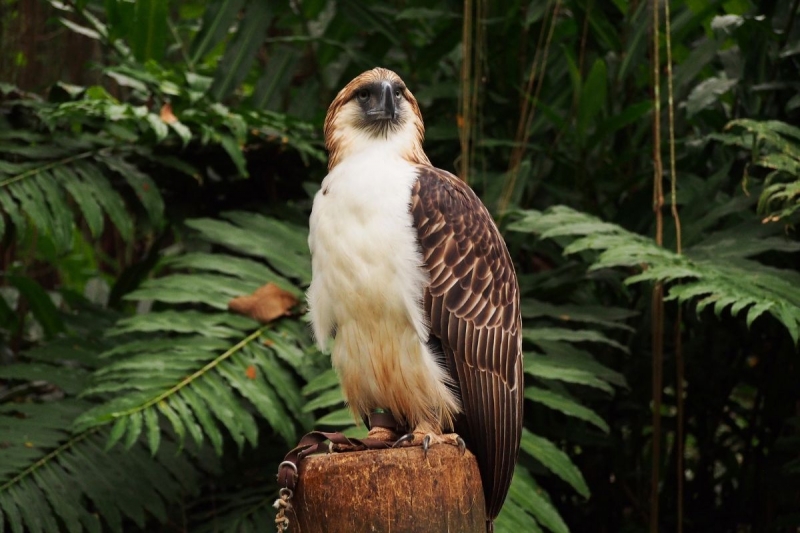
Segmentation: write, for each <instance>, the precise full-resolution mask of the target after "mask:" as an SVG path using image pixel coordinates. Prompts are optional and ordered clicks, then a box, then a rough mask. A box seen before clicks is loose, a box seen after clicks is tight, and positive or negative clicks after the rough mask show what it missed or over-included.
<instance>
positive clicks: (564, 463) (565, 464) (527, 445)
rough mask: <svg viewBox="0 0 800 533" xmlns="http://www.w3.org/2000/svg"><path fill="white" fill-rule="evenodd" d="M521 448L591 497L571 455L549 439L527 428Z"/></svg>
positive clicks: (586, 496)
mask: <svg viewBox="0 0 800 533" xmlns="http://www.w3.org/2000/svg"><path fill="white" fill-rule="evenodd" d="M520 447H521V449H522V450H523V451H524V452H525V453H527V454H529V455H530V456H531V457H533V458H534V459H536V460H537V461H539V462H540V463H542V465H544V467H545V468H547V469H548V470H550V471H551V472H553V473H554V474H555V475H557V476H558V477H560V478H561V479H562V480H564V481H566V482H567V483H568V484H569V485H570V486H572V488H574V489H575V491H576V492H578V494H580V495H581V496H583V497H584V498H588V497H589V494H590V493H589V487H588V485H586V481H585V480H584V479H583V475H582V474H581V471H580V470H578V467H576V466H575V464H574V463H573V462H572V460H571V459H570V458H569V456H568V455H567V454H566V453H564V452H562V451H561V450H559V449H558V447H556V445H555V444H553V443H552V442H550V441H549V440H547V439H545V438H543V437H539V436H537V435H534V434H533V433H531V432H530V431H528V430H527V429H523V430H522V441H521V443H520Z"/></svg>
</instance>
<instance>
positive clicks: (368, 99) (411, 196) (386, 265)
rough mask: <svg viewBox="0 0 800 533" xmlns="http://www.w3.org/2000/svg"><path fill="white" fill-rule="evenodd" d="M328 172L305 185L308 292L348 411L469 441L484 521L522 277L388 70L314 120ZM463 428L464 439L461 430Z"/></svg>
mask: <svg viewBox="0 0 800 533" xmlns="http://www.w3.org/2000/svg"><path fill="white" fill-rule="evenodd" d="M324 134H325V147H326V149H327V151H328V154H329V162H328V175H327V176H326V177H325V179H324V180H323V181H322V184H321V187H320V189H319V191H318V192H317V194H316V195H315V197H314V203H313V207H312V212H311V219H310V233H309V238H308V242H309V248H310V249H311V257H312V281H311V285H310V287H309V289H308V294H307V298H308V304H309V312H310V317H311V323H312V328H313V333H314V336H315V339H316V342H317V344H318V346H319V348H320V349H321V350H323V351H325V349H326V348H327V346H328V345H329V340H330V339H331V338H332V337H333V339H334V341H333V347H332V351H331V360H332V363H333V366H334V368H335V369H336V371H337V374H338V376H339V379H340V381H341V384H342V389H343V392H344V396H345V399H346V400H347V402H348V404H349V405H350V407H351V409H352V410H353V413H354V415H355V416H356V418H357V419H358V418H362V419H364V420H369V417H370V415H372V414H373V413H376V412H388V413H391V415H392V416H393V417H394V420H395V421H396V423H397V427H398V428H401V430H400V431H399V432H397V433H396V434H394V432H391V431H390V432H389V435H388V436H387V434H386V430H385V428H380V427H374V426H373V427H371V428H370V437H375V438H381V439H384V440H391V439H397V442H403V441H405V444H417V443H418V442H419V443H421V444H422V445H423V447H424V449H425V450H426V452H427V449H428V447H429V446H430V445H433V444H437V443H450V444H458V445H460V446H463V445H464V444H465V445H466V447H467V448H469V449H470V451H471V452H472V453H473V454H474V455H475V457H476V459H477V462H478V467H479V470H480V473H481V481H482V484H483V489H484V496H485V501H486V516H487V531H492V530H493V520H494V518H495V517H497V515H498V513H499V512H500V508H501V507H502V505H503V502H504V500H505V498H506V495H507V493H508V488H509V485H510V483H511V478H512V475H513V473H514V467H515V465H516V462H517V455H518V453H519V444H520V438H521V433H522V403H523V374H522V339H521V331H520V309H519V285H518V283H517V277H516V274H515V272H514V265H513V262H512V260H511V256H510V255H509V252H508V249H507V247H506V245H505V242H504V241H503V238H502V236H501V234H500V231H499V230H498V229H497V226H496V225H495V223H494V220H493V219H492V217H491V215H490V214H489V211H488V210H487V209H486V207H485V206H484V205H483V203H482V202H481V201H480V199H479V198H478V196H477V195H476V194H475V193H474V192H473V191H472V189H470V187H469V186H468V185H466V184H465V183H464V182H463V181H461V180H460V179H458V178H457V177H455V176H454V175H452V174H450V173H449V172H446V171H444V170H441V169H439V168H436V167H434V166H433V165H432V164H431V162H430V160H429V159H428V157H427V155H425V151H424V150H423V148H422V143H423V139H424V134H425V126H424V124H423V121H422V115H421V113H420V109H419V105H418V104H417V101H416V99H415V98H414V95H413V94H411V91H409V90H408V87H406V84H405V83H403V80H402V79H401V78H400V77H399V76H398V75H397V74H396V73H394V72H392V71H391V70H387V69H384V68H374V69H372V70H368V71H366V72H364V73H362V74H360V75H359V76H357V77H356V78H355V79H353V80H352V81H351V82H350V83H348V84H347V85H346V86H345V87H344V88H343V89H342V90H341V91H340V92H339V93H338V95H337V96H336V98H335V99H334V100H333V102H332V103H331V105H330V107H329V108H328V113H327V116H326V118H325V126H324ZM462 436H463V440H462V439H461V437H462Z"/></svg>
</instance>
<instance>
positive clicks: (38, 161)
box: [0, 132, 164, 252]
mask: <svg viewBox="0 0 800 533" xmlns="http://www.w3.org/2000/svg"><path fill="white" fill-rule="evenodd" d="M31 135H32V136H33V138H31ZM31 135H29V136H27V137H25V138H24V139H22V138H18V137H15V136H9V135H2V136H0V154H2V156H3V157H4V158H6V159H7V160H6V161H4V162H3V164H2V165H0V233H2V232H3V231H4V229H5V228H4V223H5V222H4V221H5V220H6V219H7V220H8V221H10V222H11V224H12V226H14V227H15V228H16V230H17V232H18V233H19V234H24V233H25V232H26V230H27V228H28V227H29V226H30V227H32V228H35V229H36V230H37V231H39V232H40V233H41V234H43V235H46V236H48V237H49V238H50V239H52V241H53V243H54V245H55V247H56V250H58V251H59V252H62V251H66V250H68V249H69V248H70V247H71V245H72V242H73V239H72V234H73V231H74V229H75V225H76V223H75V221H76V220H85V221H86V225H87V227H88V228H89V231H90V232H91V233H92V235H93V236H95V237H97V236H99V235H100V234H101V233H102V232H103V227H104V222H105V218H106V217H108V219H109V220H111V222H112V223H113V224H114V226H115V227H116V228H117V230H118V231H119V233H120V235H121V236H122V237H123V239H125V240H130V239H131V238H133V233H134V222H133V218H132V216H131V214H130V209H129V208H128V207H126V202H125V200H124V199H123V197H122V196H121V195H120V193H119V192H118V191H117V187H115V185H112V182H111V180H112V179H114V180H125V181H127V183H128V185H129V186H130V187H131V189H129V190H130V192H132V194H131V196H136V197H137V198H138V199H139V201H140V202H141V204H142V206H143V207H144V208H145V211H146V212H147V214H148V217H149V219H150V223H151V224H153V225H155V226H158V225H160V224H161V221H162V216H163V211H164V202H163V199H162V197H161V194H160V192H159V190H158V188H157V187H156V186H155V184H154V183H153V181H152V180H151V179H150V177H149V176H147V175H146V174H144V173H142V172H141V171H139V170H138V169H137V168H136V167H135V166H134V165H133V164H131V163H129V162H127V161H125V159H124V158H125V157H126V153H125V151H124V150H122V151H120V150H116V149H115V147H114V144H113V143H112V142H111V141H109V140H108V139H103V138H100V137H96V136H91V135H88V134H87V135H84V136H83V137H82V138H81V140H80V141H79V142H73V140H72V139H70V138H69V137H68V136H67V134H63V133H58V132H56V133H53V134H51V135H46V134H31ZM31 143H33V144H32V145H31Z"/></svg>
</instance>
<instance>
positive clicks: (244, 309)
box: [228, 283, 297, 324]
mask: <svg viewBox="0 0 800 533" xmlns="http://www.w3.org/2000/svg"><path fill="white" fill-rule="evenodd" d="M295 305H297V298H295V296H294V294H292V293H290V292H287V291H285V290H283V289H281V288H280V287H278V286H277V285H275V284H274V283H267V284H266V285H262V286H261V287H259V288H258V289H256V291H255V292H254V293H253V294H248V295H247V296H238V297H236V298H234V299H233V300H231V301H230V302H228V309H229V310H231V311H233V312H234V313H239V314H240V315H245V316H249V317H250V318H252V319H255V320H258V321H259V322H261V323H262V324H266V323H267V322H272V321H273V320H275V319H276V318H280V317H282V316H286V315H288V314H289V310H290V309H291V308H292V307H294V306H295Z"/></svg>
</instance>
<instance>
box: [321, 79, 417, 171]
mask: <svg viewBox="0 0 800 533" xmlns="http://www.w3.org/2000/svg"><path fill="white" fill-rule="evenodd" d="M424 136H425V125H424V124H423V122H422V115H421V114H420V111H419V105H418V104H417V100H416V98H414V95H413V94H411V91H409V90H408V87H406V84H405V83H404V82H403V80H402V79H400V76H398V75H397V74H395V73H394V72H392V71H391V70H388V69H385V68H374V69H372V70H368V71H366V72H363V73H361V74H359V75H358V76H356V77H355V78H354V79H353V80H352V81H351V82H350V83H348V84H347V85H345V86H344V89H342V90H341V91H339V94H337V95H336V98H334V100H333V102H331V105H330V107H329V108H328V114H327V116H326V117H325V148H327V150H328V155H329V160H328V170H329V171H330V170H331V169H333V167H335V166H336V165H337V164H338V163H339V162H340V161H342V160H343V159H345V158H346V157H348V156H349V155H352V154H355V153H358V152H361V151H364V150H370V149H373V150H374V149H382V150H387V151H390V152H392V153H396V154H398V155H400V156H401V157H403V158H404V159H407V160H408V161H411V162H414V163H427V164H430V162H429V161H428V157H427V156H426V155H425V152H424V151H423V150H422V141H423V138H424Z"/></svg>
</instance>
